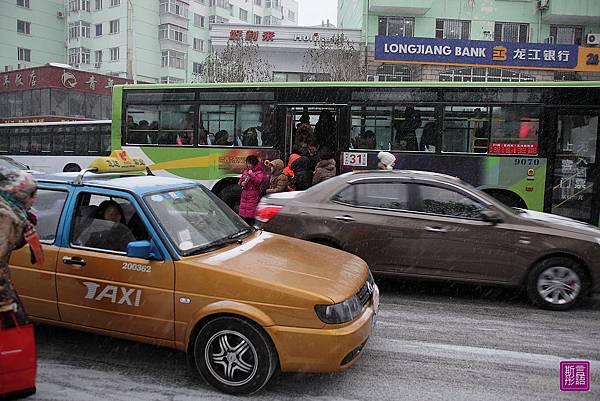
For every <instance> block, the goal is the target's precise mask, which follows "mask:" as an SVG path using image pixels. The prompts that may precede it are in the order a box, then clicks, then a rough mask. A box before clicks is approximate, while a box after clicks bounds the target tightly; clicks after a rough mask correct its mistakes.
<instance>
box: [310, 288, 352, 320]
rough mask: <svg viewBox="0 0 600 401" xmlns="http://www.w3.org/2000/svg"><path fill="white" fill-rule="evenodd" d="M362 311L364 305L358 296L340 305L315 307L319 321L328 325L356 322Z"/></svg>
mask: <svg viewBox="0 0 600 401" xmlns="http://www.w3.org/2000/svg"><path fill="white" fill-rule="evenodd" d="M362 309H363V305H362V303H361V302H360V299H359V298H358V296H356V295H354V296H353V297H351V298H348V299H347V300H345V301H344V302H340V303H339V304H333V305H315V311H316V312H317V316H318V317H319V319H321V321H323V322H324V323H328V324H340V323H346V322H349V321H351V320H354V319H355V318H356V317H357V316H358V315H360V313H361V312H362Z"/></svg>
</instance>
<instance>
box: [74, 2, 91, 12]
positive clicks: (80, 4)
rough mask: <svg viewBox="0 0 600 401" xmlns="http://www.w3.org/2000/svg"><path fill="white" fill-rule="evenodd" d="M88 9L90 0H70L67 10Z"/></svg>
mask: <svg viewBox="0 0 600 401" xmlns="http://www.w3.org/2000/svg"><path fill="white" fill-rule="evenodd" d="M77 11H90V0H70V1H69V12H77Z"/></svg>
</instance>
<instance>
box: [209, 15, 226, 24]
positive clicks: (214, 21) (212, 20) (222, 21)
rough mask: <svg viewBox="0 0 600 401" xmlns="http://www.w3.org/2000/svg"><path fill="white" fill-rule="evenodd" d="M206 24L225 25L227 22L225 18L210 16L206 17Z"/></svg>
mask: <svg viewBox="0 0 600 401" xmlns="http://www.w3.org/2000/svg"><path fill="white" fill-rule="evenodd" d="M208 22H209V23H211V24H226V23H228V22H229V20H228V19H227V18H223V17H219V16H218V15H211V16H210V17H208Z"/></svg>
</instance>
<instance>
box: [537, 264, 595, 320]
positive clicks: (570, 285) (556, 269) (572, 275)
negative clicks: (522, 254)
mask: <svg viewBox="0 0 600 401" xmlns="http://www.w3.org/2000/svg"><path fill="white" fill-rule="evenodd" d="M589 285H590V283H589V281H588V279H587V274H586V272H585V270H584V269H583V267H582V266H581V264H579V263H578V262H577V261H576V260H574V259H571V258H568V257H563V256H556V257H551V258H548V259H544V260H542V261H541V262H539V263H538V264H536V265H535V266H534V267H533V269H531V271H530V272H529V275H528V276H527V283H526V286H527V295H528V296H529V299H531V302H532V303H533V304H534V305H536V306H539V307H540V308H544V309H550V310H557V311H562V310H567V309H570V308H572V307H573V306H575V305H576V304H577V303H578V302H579V301H581V299H582V298H583V297H584V296H585V294H586V293H587V291H588V288H589Z"/></svg>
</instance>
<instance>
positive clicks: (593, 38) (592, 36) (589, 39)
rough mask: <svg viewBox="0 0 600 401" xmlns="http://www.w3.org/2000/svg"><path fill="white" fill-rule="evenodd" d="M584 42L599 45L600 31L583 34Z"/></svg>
mask: <svg viewBox="0 0 600 401" xmlns="http://www.w3.org/2000/svg"><path fill="white" fill-rule="evenodd" d="M585 42H586V43H587V44H588V45H600V33H588V34H587V35H586V36H585Z"/></svg>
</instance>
